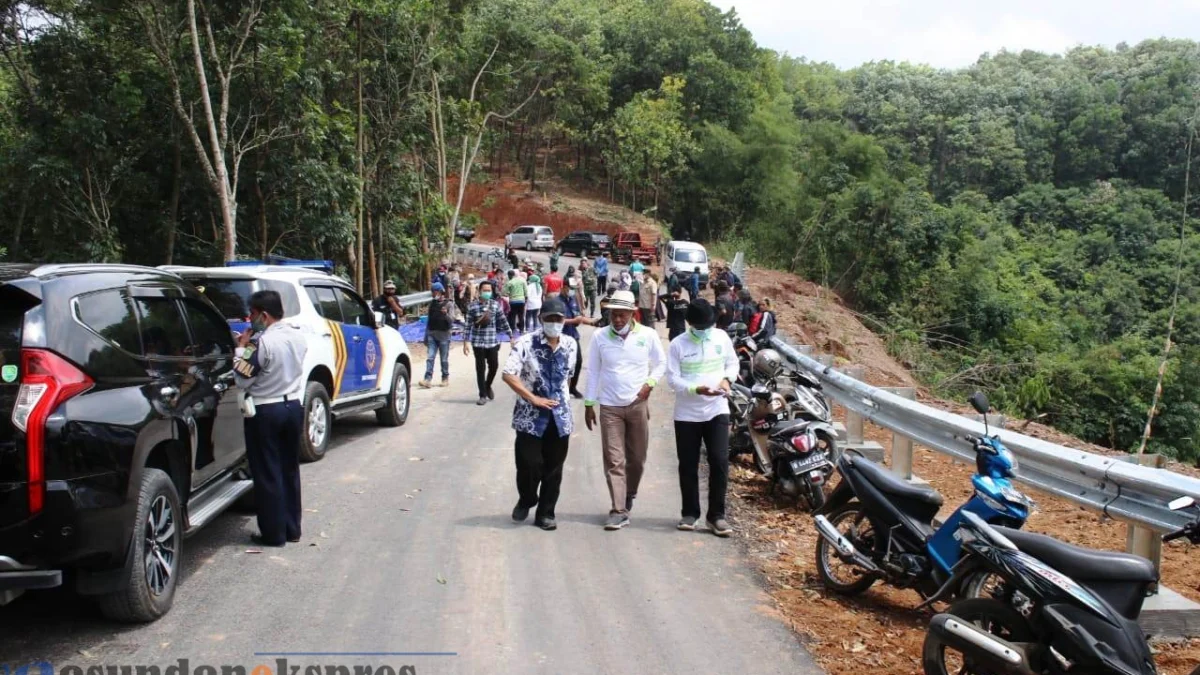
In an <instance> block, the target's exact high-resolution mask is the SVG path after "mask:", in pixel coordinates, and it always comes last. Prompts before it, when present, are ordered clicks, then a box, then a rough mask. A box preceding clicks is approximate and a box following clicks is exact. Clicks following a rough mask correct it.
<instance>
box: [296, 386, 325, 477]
mask: <svg viewBox="0 0 1200 675" xmlns="http://www.w3.org/2000/svg"><path fill="white" fill-rule="evenodd" d="M332 423H333V411H332V410H330V407H329V392H327V391H325V385H323V384H321V383H320V382H317V381H315V380H314V381H310V382H309V383H308V388H307V389H305V390H304V435H303V436H302V437H301V439H300V461H301V462H317V461H320V460H321V458H322V457H324V456H325V450H326V448H328V447H329V428H330V427H331V426H333V424H332Z"/></svg>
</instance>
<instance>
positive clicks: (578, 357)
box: [571, 338, 583, 394]
mask: <svg viewBox="0 0 1200 675" xmlns="http://www.w3.org/2000/svg"><path fill="white" fill-rule="evenodd" d="M575 341H576V342H578V343H579V346H578V347H577V348H576V349H575V374H574V375H572V376H571V393H572V394H573V393H575V392H577V391H579V376H580V375H582V374H583V340H581V339H579V338H575Z"/></svg>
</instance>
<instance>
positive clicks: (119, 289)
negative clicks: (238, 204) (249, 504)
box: [0, 264, 253, 621]
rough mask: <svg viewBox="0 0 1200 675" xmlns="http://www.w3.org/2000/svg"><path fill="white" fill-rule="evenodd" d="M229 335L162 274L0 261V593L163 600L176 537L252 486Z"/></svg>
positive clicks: (172, 572) (168, 595)
mask: <svg viewBox="0 0 1200 675" xmlns="http://www.w3.org/2000/svg"><path fill="white" fill-rule="evenodd" d="M233 349H234V344H233V334H232V332H231V330H230V328H229V326H228V324H226V322H225V320H224V319H222V318H221V315H220V313H218V312H217V311H216V309H215V308H214V307H213V305H212V303H210V302H209V301H208V300H207V299H205V298H204V296H203V295H201V294H200V293H199V292H198V291H197V290H196V289H195V288H194V287H193V286H192V285H191V284H189V283H187V282H186V281H184V280H183V279H181V278H179V277H178V276H176V275H174V274H169V273H166V272H162V271H159V270H155V269H150V268H145V267H136V266H129V265H42V266H38V265H13V264H4V265H0V604H4V603H7V602H9V601H11V600H13V599H14V598H15V597H16V596H17V595H20V593H21V592H23V591H24V590H26V589H31V588H49V587H52V586H58V585H60V584H62V583H63V573H64V571H66V572H68V573H69V576H68V579H71V580H73V582H74V586H75V588H76V590H77V591H78V592H79V593H81V594H84V595H94V596H96V597H97V599H98V600H99V604H100V607H101V609H102V610H103V611H104V613H105V614H106V615H108V616H109V617H112V618H115V619H121V620H126V621H151V620H154V619H157V618H158V617H160V616H162V615H163V614H165V613H166V612H167V610H169V609H170V608H171V602H172V599H173V598H174V595H175V586H176V583H177V580H178V578H179V572H180V567H181V566H180V563H181V559H180V555H181V553H182V544H183V536H184V535H187V534H191V533H192V532H194V531H195V530H196V529H198V528H199V527H201V526H203V525H204V524H205V523H208V522H209V521H211V520H212V519H213V517H214V516H216V515H217V514H218V513H220V512H221V511H223V510H224V509H225V507H227V506H228V505H230V504H231V503H233V502H234V501H235V500H237V499H238V498H239V497H243V496H244V495H246V494H247V493H249V492H250V490H251V487H252V485H253V484H252V482H251V481H250V480H249V476H248V475H247V472H246V464H245V459H246V450H245V444H244V441H243V435H242V413H241V405H240V401H239V395H238V393H237V389H236V388H235V387H233V386H232V383H233V371H232V368H233V363H232V362H233Z"/></svg>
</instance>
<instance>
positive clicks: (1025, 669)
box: [929, 614, 1037, 675]
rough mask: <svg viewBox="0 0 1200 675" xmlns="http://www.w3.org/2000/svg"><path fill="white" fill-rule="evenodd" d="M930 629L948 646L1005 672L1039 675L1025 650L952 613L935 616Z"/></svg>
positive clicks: (930, 623)
mask: <svg viewBox="0 0 1200 675" xmlns="http://www.w3.org/2000/svg"><path fill="white" fill-rule="evenodd" d="M929 632H930V633H932V634H934V635H936V636H937V637H938V639H939V640H941V641H942V643H944V644H945V645H946V646H948V647H951V648H953V649H956V650H958V651H959V652H962V653H963V655H969V656H970V657H971V658H972V659H982V660H984V661H986V662H987V663H988V664H989V665H991V666H992V667H995V668H999V669H1001V670H1003V671H1004V672H1007V673H1017V674H1019V675H1037V673H1035V672H1034V671H1033V670H1031V669H1030V666H1029V660H1028V658H1027V657H1026V656H1025V652H1024V651H1023V650H1022V649H1020V648H1019V647H1017V646H1016V645H1014V644H1012V643H1011V642H1008V641H1007V640H1004V639H1001V638H998V637H996V636H995V635H992V634H991V633H988V632H987V631H985V630H983V629H981V628H979V627H978V626H976V625H975V624H973V623H970V622H967V621H964V620H962V619H960V618H958V617H956V616H954V615H953V614H938V615H937V616H935V617H933V619H932V620H930V622H929Z"/></svg>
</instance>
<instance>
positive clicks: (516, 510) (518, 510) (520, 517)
mask: <svg viewBox="0 0 1200 675" xmlns="http://www.w3.org/2000/svg"><path fill="white" fill-rule="evenodd" d="M512 516H513V521H514V522H518V523H523V522H525V519H526V518H528V517H529V507H528V506H521V505H520V504H517V505H516V506H514V507H513V514H512Z"/></svg>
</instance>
